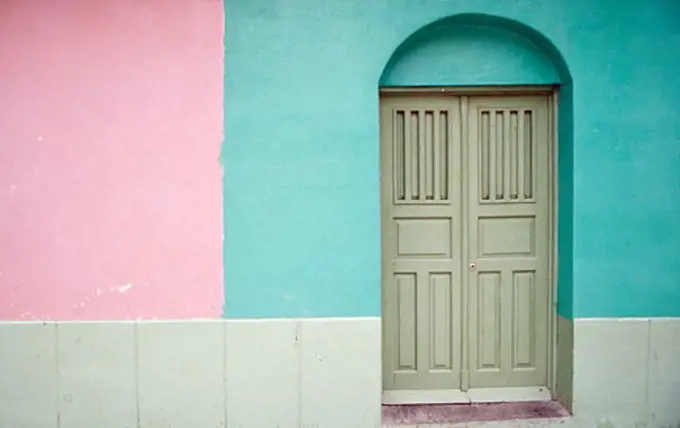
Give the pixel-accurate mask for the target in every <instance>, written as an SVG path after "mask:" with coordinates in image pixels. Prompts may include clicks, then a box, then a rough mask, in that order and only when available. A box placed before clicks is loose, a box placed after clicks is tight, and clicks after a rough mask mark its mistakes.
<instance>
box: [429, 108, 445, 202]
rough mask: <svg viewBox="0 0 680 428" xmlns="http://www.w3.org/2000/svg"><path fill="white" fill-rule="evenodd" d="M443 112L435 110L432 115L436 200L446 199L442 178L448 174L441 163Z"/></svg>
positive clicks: (433, 170)
mask: <svg viewBox="0 0 680 428" xmlns="http://www.w3.org/2000/svg"><path fill="white" fill-rule="evenodd" d="M441 114H442V112H441V111H439V110H435V111H434V113H433V115H432V121H433V122H432V128H433V132H432V149H433V159H432V181H433V182H432V186H433V189H432V192H433V194H434V195H433V196H434V200H436V201H438V200H442V199H446V198H444V197H443V195H442V176H443V175H444V174H445V173H446V172H445V171H444V169H443V168H442V162H441V141H442V137H441V130H440V127H441V121H440V117H441Z"/></svg>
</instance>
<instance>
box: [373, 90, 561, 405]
mask: <svg viewBox="0 0 680 428" xmlns="http://www.w3.org/2000/svg"><path fill="white" fill-rule="evenodd" d="M441 94H450V95H458V96H461V97H463V98H462V102H463V103H466V102H467V100H466V96H480V95H482V96H483V95H485V94H488V95H490V96H502V95H546V96H547V104H548V108H547V116H548V123H547V126H548V159H549V160H548V175H549V177H550V180H551V183H550V185H549V186H548V189H547V190H548V195H547V198H548V201H547V210H548V223H549V227H550V229H549V230H550V233H549V236H548V248H549V251H550V254H549V255H548V258H547V260H548V266H547V274H548V284H549V286H548V290H547V291H548V304H549V307H548V310H549V314H548V317H547V321H548V326H547V327H548V349H547V362H546V363H547V379H548V385H547V386H548V389H549V391H545V388H542V389H541V388H538V387H537V388H533V387H532V388H472V389H468V385H465V384H463V385H461V386H462V388H463V389H464V390H466V391H458V390H432V391H383V403H384V404H425V403H430V404H434V403H464V402H468V403H474V402H498V401H516V402H518V401H527V400H529V401H541V400H550V399H551V398H555V393H556V376H557V375H556V373H557V350H556V347H557V316H558V315H557V269H558V259H559V257H558V256H559V255H558V251H557V242H558V236H557V233H558V230H557V225H558V218H557V215H558V191H559V189H558V187H559V183H558V166H559V165H558V159H557V154H558V144H559V138H558V135H559V134H558V117H559V111H558V102H559V85H541V86H532V85H526V86H479V87H394V88H391V87H382V88H380V89H379V100H380V99H382V98H389V97H391V96H399V97H409V96H413V97H421V96H423V95H441ZM463 107H464V106H463V105H461V111H460V113H461V114H462V115H466V114H467V110H466V109H465V108H463ZM464 119H466V118H465V117H461V120H464ZM463 129H464V130H463V132H464V133H466V131H465V128H463ZM380 135H382V131H381V133H380ZM461 140H462V141H467V135H465V134H464V135H462V136H461ZM379 144H381V142H380V140H379ZM381 156H382V155H381ZM381 162H382V160H381ZM381 195H382V190H381ZM381 200H382V196H381ZM463 200H464V201H465V200H466V199H465V196H463ZM383 209H384V207H382V203H381V211H382V210H383ZM380 218H381V222H382V221H384V219H383V215H382V213H381V216H380ZM466 226H467V225H464V226H463V227H466ZM381 230H382V226H381ZM382 251H383V250H382V248H381V256H382ZM383 286H384V283H383V281H381V289H382V287H383ZM463 289H464V290H465V287H464V288H463ZM381 294H382V292H381ZM466 294H467V293H465V292H463V296H462V298H463V299H467V296H466ZM463 308H464V309H463V313H462V323H463V328H467V323H468V318H469V315H468V314H467V313H466V311H467V309H466V308H467V305H463ZM465 354H466V353H464V354H463V359H464V360H463V361H462V365H463V367H467V364H466V362H465V359H466V358H467V355H465ZM381 360H382V358H381ZM381 364H382V361H381ZM381 375H382V370H381ZM466 378H467V376H463V377H462V379H466ZM494 390H495V392H494Z"/></svg>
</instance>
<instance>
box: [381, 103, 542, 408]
mask: <svg viewBox="0 0 680 428" xmlns="http://www.w3.org/2000/svg"><path fill="white" fill-rule="evenodd" d="M548 99H549V98H548V97H547V96H538V95H537V96H523V95H503V96H475V97H461V96H453V95H450V94H435V95H419V96H413V95H400V96H396V95H392V96H385V97H381V104H380V107H381V109H380V120H381V205H382V251H383V272H382V273H383V388H384V390H386V391H407V392H409V394H411V396H413V393H418V394H420V391H425V392H427V391H435V392H438V393H439V392H442V391H453V390H464V391H467V390H469V389H472V390H477V391H479V388H481V389H483V388H497V390H500V388H506V390H507V388H508V387H510V388H516V387H542V386H546V385H547V378H548V376H547V373H548V352H547V351H548V345H549V332H548V325H549V323H548V317H549V314H550V311H549V308H550V303H549V301H548V297H549V288H548V287H549V278H548V260H549V257H550V254H551V249H550V248H549V242H550V241H549V236H550V233H551V228H550V219H549V218H548V215H549V209H548V208H549V206H548V204H549V202H550V198H549V189H550V187H549V186H550V182H551V177H550V174H549V164H550V163H549V161H550V160H549V153H550V152H549V143H550V138H549V135H548V133H549V130H548V119H549V118H548ZM430 396H432V395H430ZM447 396H449V397H450V395H447Z"/></svg>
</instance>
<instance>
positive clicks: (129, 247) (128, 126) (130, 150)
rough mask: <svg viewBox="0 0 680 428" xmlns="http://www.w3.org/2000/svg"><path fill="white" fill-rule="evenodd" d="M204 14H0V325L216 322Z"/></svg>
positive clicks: (216, 18)
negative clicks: (207, 319) (144, 320)
mask: <svg viewBox="0 0 680 428" xmlns="http://www.w3.org/2000/svg"><path fill="white" fill-rule="evenodd" d="M222 35H223V10H222V2H221V1H220V0H144V1H139V0H115V1H111V0H68V1H54V0H31V1H26V0H2V2H1V3H0V319H9V320H36V319H40V320H46V319H60V320H66V319H69V320H71V319H78V320H82V319H90V320H94V319H134V318H189V317H192V318H194V317H201V318H203V317H219V316H220V315H221V306H222V301H223V298H222V294H223V289H222V212H221V206H222V203H221V193H222V190H221V189H222V183H221V169H220V166H219V153H220V144H221V140H222V81H223V76H222V72H223V68H222V58H223V48H222V46H223V37H222Z"/></svg>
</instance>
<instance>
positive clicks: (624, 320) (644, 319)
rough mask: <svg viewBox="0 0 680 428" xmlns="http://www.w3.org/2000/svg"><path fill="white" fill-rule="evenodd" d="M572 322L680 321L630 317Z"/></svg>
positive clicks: (672, 318)
mask: <svg viewBox="0 0 680 428" xmlns="http://www.w3.org/2000/svg"><path fill="white" fill-rule="evenodd" d="M573 321H574V322H579V323H583V322H649V321H680V317H648V318H641V317H630V318H574V320H573Z"/></svg>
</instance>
